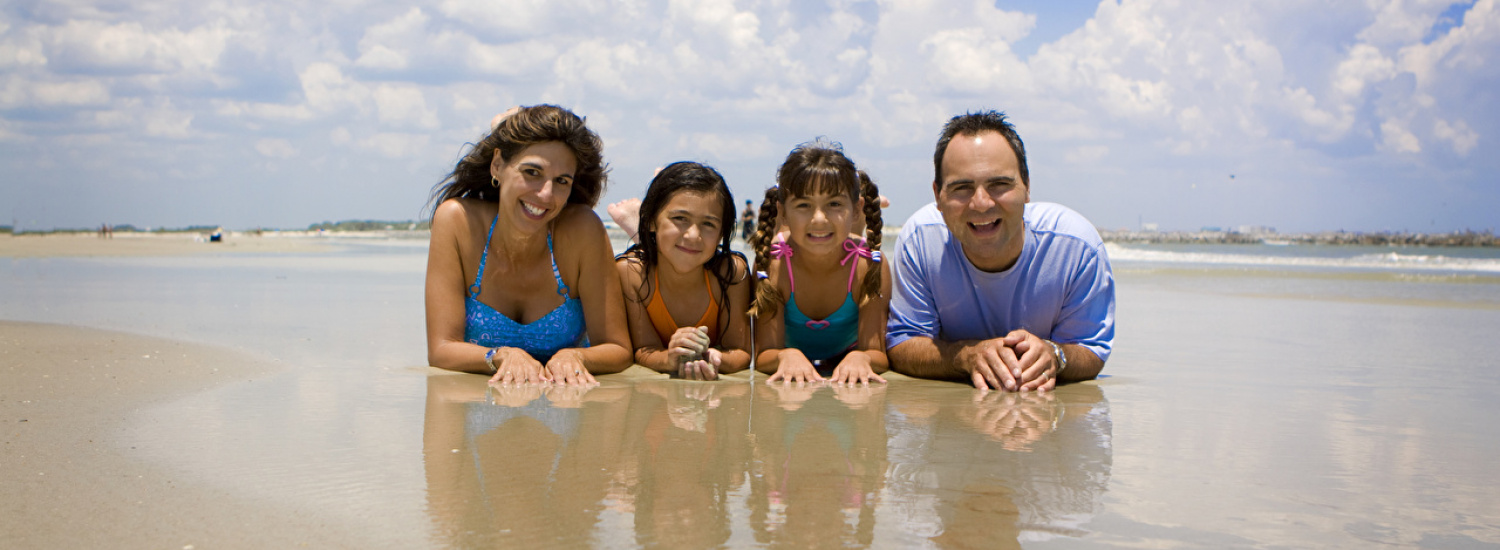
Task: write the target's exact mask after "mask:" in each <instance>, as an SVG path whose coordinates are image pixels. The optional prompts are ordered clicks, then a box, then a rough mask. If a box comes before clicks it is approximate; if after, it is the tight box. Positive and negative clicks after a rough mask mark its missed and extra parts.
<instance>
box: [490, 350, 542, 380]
mask: <svg viewBox="0 0 1500 550" xmlns="http://www.w3.org/2000/svg"><path fill="white" fill-rule="evenodd" d="M494 363H495V375H494V376H492V377H490V383H491V384H540V383H543V382H550V381H552V378H551V377H549V376H547V371H546V369H543V368H542V364H541V363H539V362H537V360H536V358H534V357H532V356H531V354H530V353H526V351H525V350H523V349H520V348H509V347H504V348H497V349H496V350H495V356H494Z"/></svg>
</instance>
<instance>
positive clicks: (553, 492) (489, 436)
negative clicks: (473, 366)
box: [422, 374, 630, 548]
mask: <svg viewBox="0 0 1500 550" xmlns="http://www.w3.org/2000/svg"><path fill="white" fill-rule="evenodd" d="M487 391H488V395H486V394H487ZM585 391H586V393H581V392H585ZM580 393H581V394H580ZM559 394H564V395H561V396H559ZM505 403H509V405H506V404H505ZM564 403H571V405H572V406H573V407H574V408H565V407H562V406H561V405H562V404H564ZM629 408H630V392H629V391H628V389H627V388H624V387H619V386H616V387H595V388H591V389H590V388H579V387H567V386H545V387H544V386H504V385H499V386H491V387H488V388H487V387H486V384H485V383H484V381H483V380H481V379H479V378H477V377H470V376H453V375H442V374H439V375H433V376H429V377H427V416H426V422H425V423H424V429H423V460H422V462H423V465H424V466H425V469H426V476H427V511H428V514H430V515H431V518H432V522H433V534H434V536H435V537H436V540H437V541H438V542H439V543H440V544H439V545H441V546H451V547H459V548H476V547H502V548H504V547H528V546H537V545H539V544H540V545H555V546H562V547H574V546H588V545H589V544H590V542H591V541H592V540H594V538H595V537H596V536H597V535H598V530H599V529H600V526H599V517H600V514H601V513H602V512H603V510H604V508H605V503H604V501H605V495H606V494H607V491H608V488H609V483H610V473H609V470H610V468H612V467H613V466H614V465H615V464H617V463H618V461H619V449H620V444H621V439H622V437H623V435H624V434H625V430H624V429H623V428H624V425H623V424H624V422H623V419H624V418H625V412H626V411H627V410H629Z"/></svg>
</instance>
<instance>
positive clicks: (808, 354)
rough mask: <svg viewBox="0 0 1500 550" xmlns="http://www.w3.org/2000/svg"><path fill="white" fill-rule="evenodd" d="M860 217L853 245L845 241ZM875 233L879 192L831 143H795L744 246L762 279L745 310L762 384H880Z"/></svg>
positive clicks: (881, 311)
mask: <svg viewBox="0 0 1500 550" xmlns="http://www.w3.org/2000/svg"><path fill="white" fill-rule="evenodd" d="M860 215H863V218H864V220H863V221H864V223H863V225H864V231H865V235H864V236H863V237H861V236H860V235H858V234H855V233H853V231H854V230H855V229H856V228H857V227H858V226H859V225H861V224H860V220H859V219H858V218H857V216H860ZM778 227H782V228H784V229H785V230H786V231H787V236H786V240H785V241H780V240H778V239H776V233H777V230H778ZM881 229H882V224H881V219H880V194H879V191H878V190H877V189H876V187H875V184H874V183H873V182H871V181H870V177H869V176H868V175H866V174H865V173H864V172H863V171H861V170H859V169H858V168H856V167H855V166H854V162H853V161H851V160H849V158H848V157H846V156H844V152H843V149H842V147H840V146H839V145H838V144H837V143H830V142H826V141H822V140H819V141H816V142H812V143H804V144H802V145H799V146H797V148H796V149H793V150H792V152H791V153H790V154H788V155H787V158H786V161H785V162H783V163H782V165H781V168H780V169H778V170H777V171H776V186H775V187H772V188H770V189H767V190H766V198H765V202H764V203H762V204H761V209H760V223H759V227H758V229H757V230H756V233H755V236H754V237H753V239H752V241H751V242H752V245H753V246H754V248H755V271H756V277H759V278H761V279H762V280H761V281H760V283H759V284H758V285H756V295H755V302H754V303H753V304H751V307H750V314H751V315H752V316H754V317H755V335H756V336H755V344H756V345H755V347H756V349H757V350H758V355H757V356H756V359H757V361H756V365H757V366H756V368H757V369H758V370H760V371H761V372H764V373H767V374H771V377H770V378H769V379H768V381H770V382H774V381H777V380H784V381H797V382H805V381H809V380H823V379H824V376H825V373H826V375H827V376H829V377H830V378H829V379H830V380H832V381H833V382H838V383H853V382H862V383H869V382H870V381H871V380H875V381H877V382H881V383H884V382H885V379H884V378H881V377H880V376H879V374H880V373H883V372H885V371H886V367H887V362H886V356H885V322H886V304H887V303H888V302H889V301H890V295H891V276H890V269H889V268H887V267H886V264H885V263H884V262H882V261H880V252H879V250H880V235H881ZM856 281H858V284H856ZM841 290H842V292H840V291H841ZM830 371H831V372H830Z"/></svg>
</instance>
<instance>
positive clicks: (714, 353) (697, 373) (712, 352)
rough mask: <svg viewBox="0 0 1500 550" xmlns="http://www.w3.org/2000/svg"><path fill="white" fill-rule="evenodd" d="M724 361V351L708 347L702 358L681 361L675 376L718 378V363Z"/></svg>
mask: <svg viewBox="0 0 1500 550" xmlns="http://www.w3.org/2000/svg"><path fill="white" fill-rule="evenodd" d="M723 361H724V352H722V351H719V350H716V349H714V348H708V349H707V350H704V352H703V358H702V359H697V360H694V361H688V362H686V363H683V365H682V367H681V368H680V369H678V371H677V377H678V378H681V379H683V380H718V379H719V365H720V364H721V363H722V362H723Z"/></svg>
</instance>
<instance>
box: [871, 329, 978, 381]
mask: <svg viewBox="0 0 1500 550" xmlns="http://www.w3.org/2000/svg"><path fill="white" fill-rule="evenodd" d="M965 343H966V342H941V341H937V340H933V339H931V338H926V337H920V336H919V337H916V338H912V339H910V340H907V341H905V342H902V343H900V344H897V345H896V347H893V348H891V349H890V351H889V352H888V353H887V356H888V357H889V358H890V362H891V370H893V371H896V372H899V373H901V374H905V375H907V376H911V377H914V378H932V379H939V380H967V378H968V376H969V371H967V370H965V369H964V368H963V366H962V365H960V364H959V362H958V360H957V357H958V352H960V351H962V350H963V346H964V344H965Z"/></svg>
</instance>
